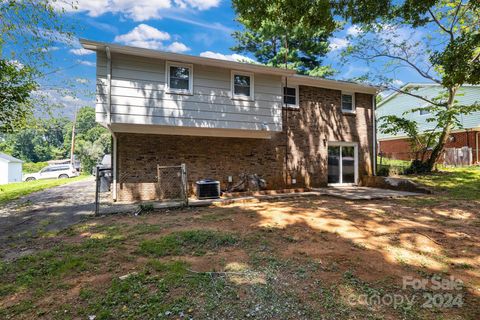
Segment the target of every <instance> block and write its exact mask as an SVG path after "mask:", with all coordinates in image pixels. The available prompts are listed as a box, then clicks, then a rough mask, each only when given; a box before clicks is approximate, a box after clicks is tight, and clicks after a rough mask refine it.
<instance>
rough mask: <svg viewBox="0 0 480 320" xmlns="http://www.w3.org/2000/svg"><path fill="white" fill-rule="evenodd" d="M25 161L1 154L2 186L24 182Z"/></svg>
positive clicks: (0, 176)
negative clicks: (23, 164) (23, 167)
mask: <svg viewBox="0 0 480 320" xmlns="http://www.w3.org/2000/svg"><path fill="white" fill-rule="evenodd" d="M22 163H23V161H22V160H20V159H17V158H14V157H12V156H9V155H8V154H5V153H2V152H0V184H7V183H11V182H21V181H22Z"/></svg>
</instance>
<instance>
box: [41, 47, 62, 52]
mask: <svg viewBox="0 0 480 320" xmlns="http://www.w3.org/2000/svg"><path fill="white" fill-rule="evenodd" d="M59 49H60V48H59V47H55V46H53V47H47V48H42V52H52V51H57V50H59Z"/></svg>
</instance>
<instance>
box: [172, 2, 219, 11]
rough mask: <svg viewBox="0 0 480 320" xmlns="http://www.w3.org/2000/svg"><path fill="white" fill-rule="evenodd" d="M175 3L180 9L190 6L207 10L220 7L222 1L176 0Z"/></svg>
mask: <svg viewBox="0 0 480 320" xmlns="http://www.w3.org/2000/svg"><path fill="white" fill-rule="evenodd" d="M175 3H176V4H177V5H178V6H179V7H180V8H186V7H188V6H190V7H192V8H195V9H199V10H207V9H210V8H212V7H216V6H218V4H219V3H220V0H175Z"/></svg>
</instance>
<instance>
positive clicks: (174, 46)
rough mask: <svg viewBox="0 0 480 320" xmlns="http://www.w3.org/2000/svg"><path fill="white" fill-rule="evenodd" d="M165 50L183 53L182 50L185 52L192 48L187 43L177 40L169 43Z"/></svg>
mask: <svg viewBox="0 0 480 320" xmlns="http://www.w3.org/2000/svg"><path fill="white" fill-rule="evenodd" d="M165 50H167V51H171V52H178V53H181V52H185V51H188V50H190V48H189V47H187V46H186V45H184V44H183V43H181V42H176V41H175V42H173V43H171V44H169V45H168V46H167V47H165Z"/></svg>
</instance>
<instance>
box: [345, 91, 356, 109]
mask: <svg viewBox="0 0 480 320" xmlns="http://www.w3.org/2000/svg"><path fill="white" fill-rule="evenodd" d="M342 111H345V112H355V97H354V95H353V94H352V93H342Z"/></svg>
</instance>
